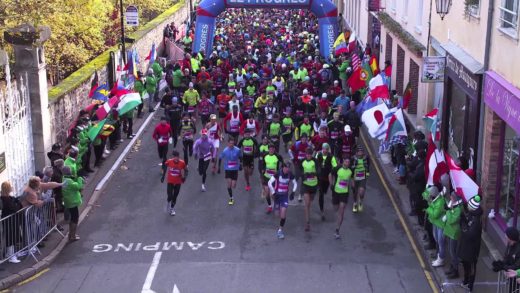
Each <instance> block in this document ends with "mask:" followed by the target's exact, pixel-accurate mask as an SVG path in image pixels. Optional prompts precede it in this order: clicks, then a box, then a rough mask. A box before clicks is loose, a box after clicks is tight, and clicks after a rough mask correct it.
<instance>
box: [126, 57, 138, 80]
mask: <svg viewBox="0 0 520 293" xmlns="http://www.w3.org/2000/svg"><path fill="white" fill-rule="evenodd" d="M136 58H137V53H135V50H132V51H130V52H128V58H127V62H126V65H125V68H124V69H125V70H127V71H128V75H131V76H134V77H135V78H137V65H136V63H137V60H136Z"/></svg>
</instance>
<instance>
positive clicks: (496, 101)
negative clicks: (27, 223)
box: [484, 71, 520, 133]
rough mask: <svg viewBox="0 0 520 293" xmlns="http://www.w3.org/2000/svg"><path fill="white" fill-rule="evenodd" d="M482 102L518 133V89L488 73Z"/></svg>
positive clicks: (519, 116)
mask: <svg viewBox="0 0 520 293" xmlns="http://www.w3.org/2000/svg"><path fill="white" fill-rule="evenodd" d="M484 102H485V103H486V104H487V105H488V107H490V108H491V109H493V111H494V112H495V113H496V114H497V115H498V116H500V118H502V120H504V121H505V122H506V123H507V125H509V126H510V127H511V128H513V129H514V130H515V131H516V133H520V89H518V88H516V87H515V86H513V85H512V84H510V83H509V82H508V81H507V80H505V79H504V78H503V77H501V76H500V75H498V74H497V73H496V72H493V71H488V72H486V76H485V79H484Z"/></svg>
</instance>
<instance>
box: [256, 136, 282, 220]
mask: <svg viewBox="0 0 520 293" xmlns="http://www.w3.org/2000/svg"><path fill="white" fill-rule="evenodd" d="M261 162H262V164H263V165H262V167H261V172H260V173H261V174H263V176H262V187H263V193H262V196H265V200H266V201H267V208H266V213H267V214H270V213H271V212H272V211H273V206H272V204H271V195H270V194H269V186H268V182H269V179H271V176H273V175H275V174H276V172H278V170H279V169H280V166H281V164H282V163H283V159H282V157H281V156H280V155H278V154H277V153H276V148H275V146H274V145H273V144H269V152H268V153H267V154H266V155H265V156H264V158H263V160H262V161H261Z"/></svg>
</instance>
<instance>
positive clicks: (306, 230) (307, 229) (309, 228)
mask: <svg viewBox="0 0 520 293" xmlns="http://www.w3.org/2000/svg"><path fill="white" fill-rule="evenodd" d="M310 230H311V224H309V223H307V224H305V232H309V231H310Z"/></svg>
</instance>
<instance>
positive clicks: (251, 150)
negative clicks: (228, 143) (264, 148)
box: [238, 128, 258, 191]
mask: <svg viewBox="0 0 520 293" xmlns="http://www.w3.org/2000/svg"><path fill="white" fill-rule="evenodd" d="M251 132H252V129H249V128H246V129H245V133H244V138H242V140H240V142H239V143H238V147H239V148H240V150H241V151H242V164H243V167H244V178H245V179H246V191H249V190H251V184H250V181H249V179H250V178H251V175H252V174H253V170H254V168H255V157H256V156H257V155H258V142H257V141H256V139H255V138H254V137H251Z"/></svg>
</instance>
